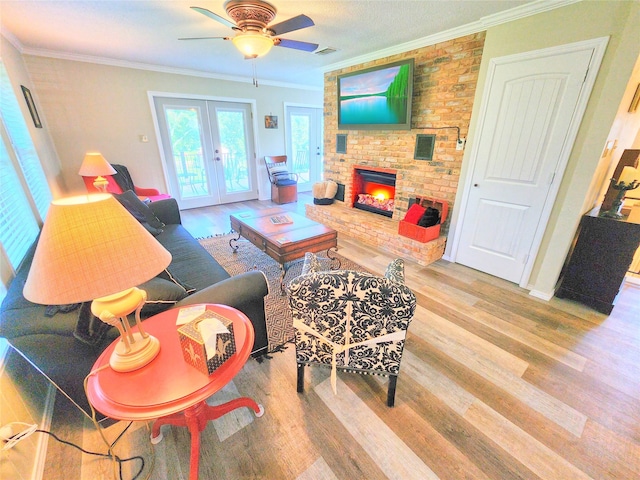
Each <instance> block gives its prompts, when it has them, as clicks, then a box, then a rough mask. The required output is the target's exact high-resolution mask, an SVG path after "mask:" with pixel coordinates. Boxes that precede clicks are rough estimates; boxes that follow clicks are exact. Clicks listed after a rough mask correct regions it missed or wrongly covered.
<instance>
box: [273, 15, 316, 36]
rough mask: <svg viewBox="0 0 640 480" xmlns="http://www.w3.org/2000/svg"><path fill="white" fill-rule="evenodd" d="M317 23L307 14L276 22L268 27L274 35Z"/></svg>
mask: <svg viewBox="0 0 640 480" xmlns="http://www.w3.org/2000/svg"><path fill="white" fill-rule="evenodd" d="M314 25H315V23H313V20H311V19H310V18H309V17H307V16H306V15H298V16H297V17H293V18H290V19H289V20H285V21H284V22H280V23H276V24H275V25H269V26H268V27H267V28H268V29H269V30H271V31H272V32H273V33H274V35H282V34H283V33H289V32H293V31H294V30H300V29H301V28H307V27H313V26H314Z"/></svg>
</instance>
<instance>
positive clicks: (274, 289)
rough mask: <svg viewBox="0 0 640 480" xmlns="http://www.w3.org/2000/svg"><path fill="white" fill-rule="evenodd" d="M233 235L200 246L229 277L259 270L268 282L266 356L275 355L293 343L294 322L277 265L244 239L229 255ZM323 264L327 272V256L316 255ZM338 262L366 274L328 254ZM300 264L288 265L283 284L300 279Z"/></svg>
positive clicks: (360, 269)
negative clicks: (267, 354) (281, 285)
mask: <svg viewBox="0 0 640 480" xmlns="http://www.w3.org/2000/svg"><path fill="white" fill-rule="evenodd" d="M237 236H238V235H237V234H236V233H232V234H227V235H219V236H214V237H208V238H201V239H199V242H200V244H201V245H202V246H203V247H204V248H205V249H206V250H207V252H209V253H210V254H211V256H212V257H213V258H215V259H216V261H217V262H218V263H219V264H220V265H221V266H222V268H224V269H225V270H226V271H227V273H228V274H229V275H231V276H233V275H238V274H240V273H244V272H248V271H249V270H261V271H263V272H264V273H265V275H266V277H267V280H268V282H269V295H267V297H266V298H265V310H266V312H265V313H266V318H267V336H268V340H269V349H268V351H269V352H276V351H279V350H280V349H282V348H283V346H284V345H285V344H286V343H288V342H291V341H293V336H294V332H293V319H292V317H291V312H290V310H289V304H288V297H287V295H286V293H285V294H284V295H283V294H282V291H281V289H280V276H281V270H280V265H279V264H278V263H277V262H276V261H275V260H274V259H273V258H271V257H270V256H269V255H267V254H266V253H264V252H263V251H262V250H260V249H259V248H257V247H256V246H254V245H253V244H252V243H250V242H249V241H247V240H245V239H244V238H240V240H238V242H237V243H236V245H237V246H238V250H237V251H236V253H233V252H232V249H231V247H230V246H229V240H230V239H232V238H237ZM317 255H318V257H319V258H320V260H321V262H322V263H325V264H326V265H327V269H329V267H330V266H331V264H332V263H333V266H334V267H335V265H336V262H335V261H334V262H331V260H329V259H328V258H327V255H326V252H321V253H318V254H317ZM331 256H332V257H336V258H337V260H339V261H340V268H342V269H349V270H359V271H366V269H365V268H363V267H361V266H360V265H358V264H357V263H355V262H352V261H351V260H349V259H347V258H344V257H343V256H341V255H339V254H337V253H331ZM302 265H303V261H302V260H300V261H294V262H292V263H291V264H290V266H289V268H288V270H287V274H286V276H285V280H284V281H285V284H286V283H287V282H288V281H290V280H291V279H292V278H294V277H296V276H298V275H300V273H301V271H302Z"/></svg>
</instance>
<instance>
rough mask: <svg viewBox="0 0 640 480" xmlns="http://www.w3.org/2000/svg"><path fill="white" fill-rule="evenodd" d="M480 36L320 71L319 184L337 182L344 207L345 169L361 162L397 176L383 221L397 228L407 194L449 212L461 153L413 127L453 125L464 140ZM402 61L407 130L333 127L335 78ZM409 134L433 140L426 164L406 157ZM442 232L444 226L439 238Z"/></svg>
mask: <svg viewBox="0 0 640 480" xmlns="http://www.w3.org/2000/svg"><path fill="white" fill-rule="evenodd" d="M484 38H485V33H484V32H480V33H476V34H473V35H467V36H465V37H460V38H457V39H453V40H449V41H446V42H442V43H438V44H435V45H431V46H428V47H423V48H420V49H417V50H412V51H409V52H405V53H402V54H397V55H393V56H390V57H386V58H381V59H377V60H375V61H371V62H367V63H363V64H360V65H356V66H352V67H348V68H344V69H341V70H336V71H333V72H328V73H326V74H325V79H324V80H325V81H324V132H325V137H324V156H325V157H324V158H325V172H324V174H325V179H328V180H335V181H336V182H338V183H342V184H344V185H345V202H344V203H345V205H349V204H350V201H351V185H350V183H351V175H352V167H353V166H354V165H369V166H373V167H385V168H393V169H396V170H397V171H398V177H397V179H396V207H395V211H394V215H393V219H392V220H391V219H390V220H389V221H393V222H396V224H397V222H398V221H399V220H400V219H402V218H403V217H404V214H405V213H406V211H407V208H408V202H409V199H410V198H411V197H412V196H415V195H421V196H432V197H436V198H438V199H442V200H446V201H447V202H448V203H449V211H451V209H452V208H453V201H454V199H455V195H456V191H457V189H458V181H459V178H460V167H461V165H462V157H463V153H464V152H463V151H461V150H456V140H457V132H456V130H455V129H441V130H434V129H429V128H421V127H451V126H453V127H459V128H460V136H461V137H463V138H466V137H467V132H468V129H469V121H470V119H471V111H472V108H473V99H474V96H475V90H476V83H477V80H478V70H479V68H480V60H481V57H482V49H483V46H484ZM405 58H414V62H415V65H414V82H413V104H412V121H411V127H412V128H411V130H389V131H375V130H338V116H337V103H338V87H337V77H338V75H341V74H343V73H348V72H352V71H355V70H361V69H365V68H369V67H372V66H375V65H383V64H386V63H390V62H395V61H398V60H402V59H405ZM337 133H346V134H347V135H348V137H347V153H346V154H338V153H336V134H337ZM417 134H435V135H436V142H435V148H434V153H433V160H431V161H425V160H414V158H413V157H414V149H415V142H416V135H417ZM369 215H374V216H375V214H369ZM323 216H325V215H323ZM358 217H360V216H358ZM376 222H377V219H376ZM374 223H375V222H374ZM389 228H394V225H393V224H390V227H389ZM396 231H397V230H396ZM447 232H448V221H447V222H446V223H445V224H444V225H443V228H442V235H446V233H447ZM343 233H345V234H349V232H348V231H347V232H343ZM405 240H407V239H406V237H400V238H399V239H398V240H397V241H398V242H403V241H405ZM421 263H422V262H421Z"/></svg>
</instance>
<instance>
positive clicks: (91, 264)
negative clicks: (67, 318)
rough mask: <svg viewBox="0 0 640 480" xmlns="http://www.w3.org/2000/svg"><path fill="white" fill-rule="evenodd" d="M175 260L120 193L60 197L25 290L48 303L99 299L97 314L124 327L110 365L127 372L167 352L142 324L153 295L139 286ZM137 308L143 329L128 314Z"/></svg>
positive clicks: (94, 306) (95, 305)
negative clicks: (117, 196) (148, 299)
mask: <svg viewBox="0 0 640 480" xmlns="http://www.w3.org/2000/svg"><path fill="white" fill-rule="evenodd" d="M170 262H171V254H170V253H169V251H167V250H166V249H165V248H164V247H163V246H162V245H161V244H160V243H159V242H158V241H157V240H156V239H155V238H154V237H153V236H152V235H151V234H150V233H149V232H147V230H146V229H145V228H144V227H143V226H142V225H141V224H140V223H139V222H138V221H137V220H136V219H135V218H134V217H133V216H132V215H131V214H130V213H129V212H128V211H127V210H126V209H125V208H124V207H123V206H122V205H120V203H119V202H118V201H117V200H116V199H115V198H114V197H113V196H112V195H110V194H94V195H82V196H77V197H70V198H64V199H60V200H54V201H53V202H52V203H51V206H50V208H49V213H48V214H47V219H46V220H45V223H44V226H43V227H42V232H41V234H40V239H39V240H38V246H37V248H36V252H35V254H34V258H33V263H32V265H31V269H30V270H29V275H28V277H27V281H26V282H25V286H24V290H23V293H24V296H25V298H26V299H27V300H29V301H31V302H34V303H39V304H44V305H64V304H72V303H80V302H87V301H92V304H91V311H92V313H93V314H94V315H95V316H96V317H98V318H99V319H100V320H102V321H103V322H105V323H108V324H109V325H112V326H115V327H116V328H117V329H118V330H119V332H120V341H119V342H118V345H117V347H116V349H115V351H114V352H113V355H112V356H111V360H110V365H111V367H112V368H113V369H114V370H116V371H119V372H127V371H131V370H136V369H138V368H141V367H143V366H144V365H146V364H148V363H149V362H151V361H152V360H153V359H154V358H155V356H156V355H157V354H158V352H159V350H160V344H159V342H158V340H157V339H155V338H154V337H152V336H150V335H148V334H147V333H146V332H145V331H144V329H143V326H142V323H141V322H140V310H141V309H142V306H143V305H144V302H145V300H146V293H145V292H144V291H143V290H140V289H139V288H136V285H140V284H142V283H144V282H146V281H147V280H150V279H151V278H153V277H155V276H156V275H157V274H159V273H160V272H162V271H163V270H164V269H165V268H166V267H167V266H168V265H169V263H170ZM133 312H135V319H136V324H137V331H135V332H134V331H133V329H132V328H131V327H130V325H129V321H128V318H127V316H128V315H129V314H131V313H133ZM53 321H55V318H54V319H53Z"/></svg>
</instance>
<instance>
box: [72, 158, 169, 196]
mask: <svg viewBox="0 0 640 480" xmlns="http://www.w3.org/2000/svg"><path fill="white" fill-rule="evenodd" d="M111 166H112V167H113V168H114V169H115V171H116V173H115V174H114V175H105V176H104V178H105V180H107V181H108V182H109V184H108V185H107V192H109V193H123V192H125V191H126V190H133V191H134V192H135V193H136V195H137V196H138V197H141V199H147V198H148V199H149V200H150V201H152V202H155V201H157V200H164V199H166V198H171V195H167V194H166V193H160V190H158V189H157V188H143V187H137V186H135V185H134V184H133V180H132V179H131V175H130V174H129V170H128V169H127V167H125V166H124V165H116V164H111ZM82 179H83V180H84V184H85V186H86V187H87V192H89V193H96V192H98V193H101V192H100V190H98V189H97V188H96V187H94V185H93V181H94V180H95V179H96V177H88V176H86V177H85V176H83V177H82Z"/></svg>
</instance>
